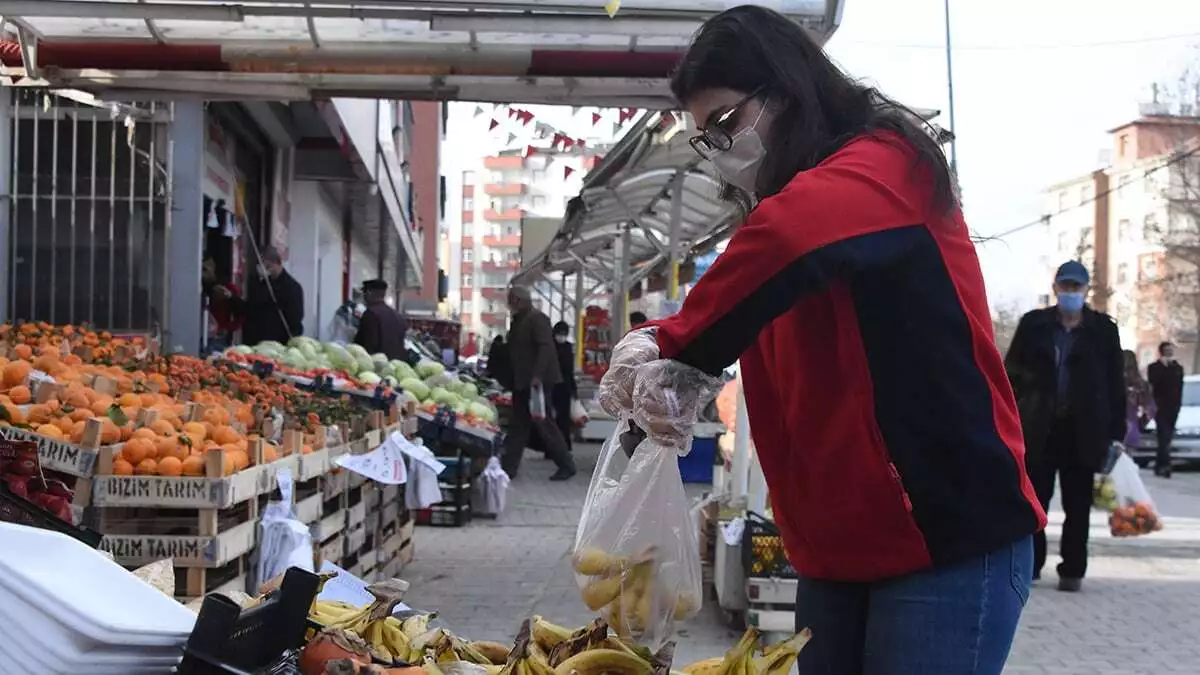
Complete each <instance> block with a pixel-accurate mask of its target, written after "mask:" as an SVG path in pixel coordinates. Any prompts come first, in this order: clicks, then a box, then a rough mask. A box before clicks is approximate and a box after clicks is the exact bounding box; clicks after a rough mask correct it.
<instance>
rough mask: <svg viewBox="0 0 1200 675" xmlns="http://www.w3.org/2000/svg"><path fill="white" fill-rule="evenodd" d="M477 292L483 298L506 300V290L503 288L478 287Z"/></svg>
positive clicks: (497, 300) (498, 300)
mask: <svg viewBox="0 0 1200 675" xmlns="http://www.w3.org/2000/svg"><path fill="white" fill-rule="evenodd" d="M479 294H480V295H481V296H483V298H484V299H485V300H493V301H496V302H500V301H507V300H508V291H507V290H506V289H503V288H489V287H484V288H482V289H480V291H479Z"/></svg>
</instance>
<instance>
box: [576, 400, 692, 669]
mask: <svg viewBox="0 0 1200 675" xmlns="http://www.w3.org/2000/svg"><path fill="white" fill-rule="evenodd" d="M628 423H629V418H628V417H625V418H623V419H621V420H620V422H619V423H618V424H617V429H616V431H614V433H613V435H612V437H610V438H609V439H608V442H606V443H605V444H604V448H603V450H602V451H601V453H600V457H599V459H598V461H597V464H596V470H595V473H593V474H592V482H591V485H590V486H589V487H588V494H587V498H586V500H585V501H584V505H583V515H582V517H581V518H580V520H579V529H578V530H577V531H576V534H575V547H574V556H573V557H572V566H573V567H574V569H575V575H576V581H577V582H578V584H579V588H580V590H581V591H582V595H583V599H584V603H585V604H587V605H588V607H589V609H591V610H593V611H601V612H602V615H603V616H604V618H605V619H606V620H607V621H608V622H609V625H610V626H611V627H612V628H613V630H614V631H616V632H617V634H618V635H621V636H622V637H630V638H634V639H636V640H638V641H640V642H643V643H644V644H649V645H654V646H657V645H660V644H661V643H662V642H663V641H664V640H666V639H667V638H669V637H670V636H671V634H672V627H673V625H674V622H675V621H676V620H681V619H686V618H688V617H691V616H693V615H695V614H696V612H697V611H699V609H700V603H701V598H702V595H701V590H702V577H701V569H700V547H699V544H698V543H697V533H696V529H695V521H694V519H693V517H692V514H691V513H690V501H689V500H688V497H687V494H686V493H685V492H684V489H683V480H682V478H680V475H679V462H678V460H677V458H676V454H675V453H674V452H671V449H670V448H664V447H662V446H660V445H658V444H656V443H655V441H654V439H653V438H651V437H647V438H646V439H645V440H644V441H642V443H641V444H640V445H639V446H638V447H637V449H636V451H635V452H634V453H633V457H632V458H629V459H627V458H626V454H625V451H624V450H623V449H622V447H621V440H620V439H621V435H622V434H623V433H625V430H626V429H627V428H628Z"/></svg>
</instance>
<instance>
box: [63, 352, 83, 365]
mask: <svg viewBox="0 0 1200 675" xmlns="http://www.w3.org/2000/svg"><path fill="white" fill-rule="evenodd" d="M63 365H67V366H72V367H76V366H82V365H83V359H81V358H79V356H78V355H76V354H67V355H66V356H64V357H63Z"/></svg>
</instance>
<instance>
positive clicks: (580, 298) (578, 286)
mask: <svg viewBox="0 0 1200 675" xmlns="http://www.w3.org/2000/svg"><path fill="white" fill-rule="evenodd" d="M564 285H565V282H564ZM584 293H585V290H584V287H583V268H582V267H580V268H579V271H578V272H576V273H575V368H576V370H578V369H580V368H583V309H584V307H583V303H584V300H585V299H586V297H587V296H586V295H584Z"/></svg>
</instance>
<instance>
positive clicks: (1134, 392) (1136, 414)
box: [1123, 349, 1155, 447]
mask: <svg viewBox="0 0 1200 675" xmlns="http://www.w3.org/2000/svg"><path fill="white" fill-rule="evenodd" d="M1123 354H1124V355H1125V441H1124V442H1125V445H1126V446H1128V447H1137V445H1138V444H1139V443H1140V442H1141V439H1142V427H1143V426H1144V424H1145V421H1146V420H1148V419H1150V418H1151V417H1153V416H1154V411H1155V404H1154V396H1153V395H1152V394H1151V392H1150V383H1148V382H1146V380H1145V378H1143V377H1142V370H1141V368H1140V367H1139V366H1138V362H1137V354H1134V353H1133V351H1132V350H1129V349H1126V350H1125V351H1124V352H1123ZM1150 367H1151V368H1153V367H1154V366H1153V365H1152V366H1150Z"/></svg>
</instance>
